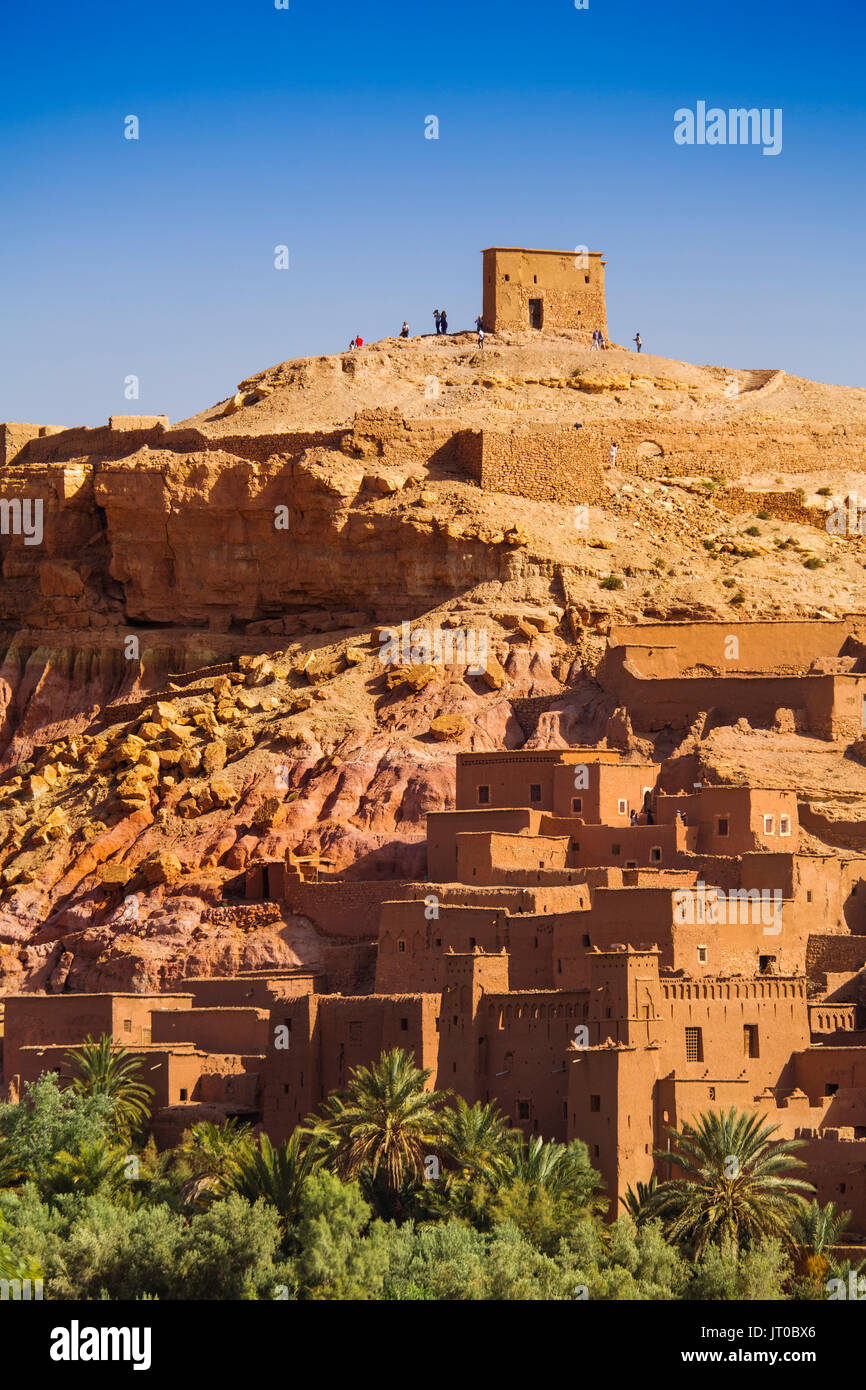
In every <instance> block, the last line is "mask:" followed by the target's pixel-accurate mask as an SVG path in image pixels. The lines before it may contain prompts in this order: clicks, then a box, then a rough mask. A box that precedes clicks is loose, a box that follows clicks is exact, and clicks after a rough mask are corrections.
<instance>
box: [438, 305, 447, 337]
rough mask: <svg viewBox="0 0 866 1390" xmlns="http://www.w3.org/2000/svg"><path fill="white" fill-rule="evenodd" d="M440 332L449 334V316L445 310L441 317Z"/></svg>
mask: <svg viewBox="0 0 866 1390" xmlns="http://www.w3.org/2000/svg"><path fill="white" fill-rule="evenodd" d="M439 331H440V333H447V332H448V315H447V314H446V312H445V310H444V309H443V310H442V312H441V313H440V315H439Z"/></svg>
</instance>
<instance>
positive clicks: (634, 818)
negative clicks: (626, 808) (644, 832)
mask: <svg viewBox="0 0 866 1390" xmlns="http://www.w3.org/2000/svg"><path fill="white" fill-rule="evenodd" d="M630 819H631V824H632V825H637V811H632V813H631V818H630Z"/></svg>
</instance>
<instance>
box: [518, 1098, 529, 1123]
mask: <svg viewBox="0 0 866 1390" xmlns="http://www.w3.org/2000/svg"><path fill="white" fill-rule="evenodd" d="M517 1118H518V1120H528V1119H529V1101H528V1100H519V1101H518V1102H517Z"/></svg>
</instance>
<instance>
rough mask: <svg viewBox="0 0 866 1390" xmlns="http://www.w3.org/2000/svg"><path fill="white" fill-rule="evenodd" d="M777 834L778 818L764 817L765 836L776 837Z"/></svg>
mask: <svg viewBox="0 0 866 1390" xmlns="http://www.w3.org/2000/svg"><path fill="white" fill-rule="evenodd" d="M775 833H776V817H775V816H764V834H765V835H775Z"/></svg>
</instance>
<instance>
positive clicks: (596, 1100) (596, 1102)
mask: <svg viewBox="0 0 866 1390" xmlns="http://www.w3.org/2000/svg"><path fill="white" fill-rule="evenodd" d="M589 1108H590V1110H593V1111H600V1110H601V1096H590V1098H589Z"/></svg>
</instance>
